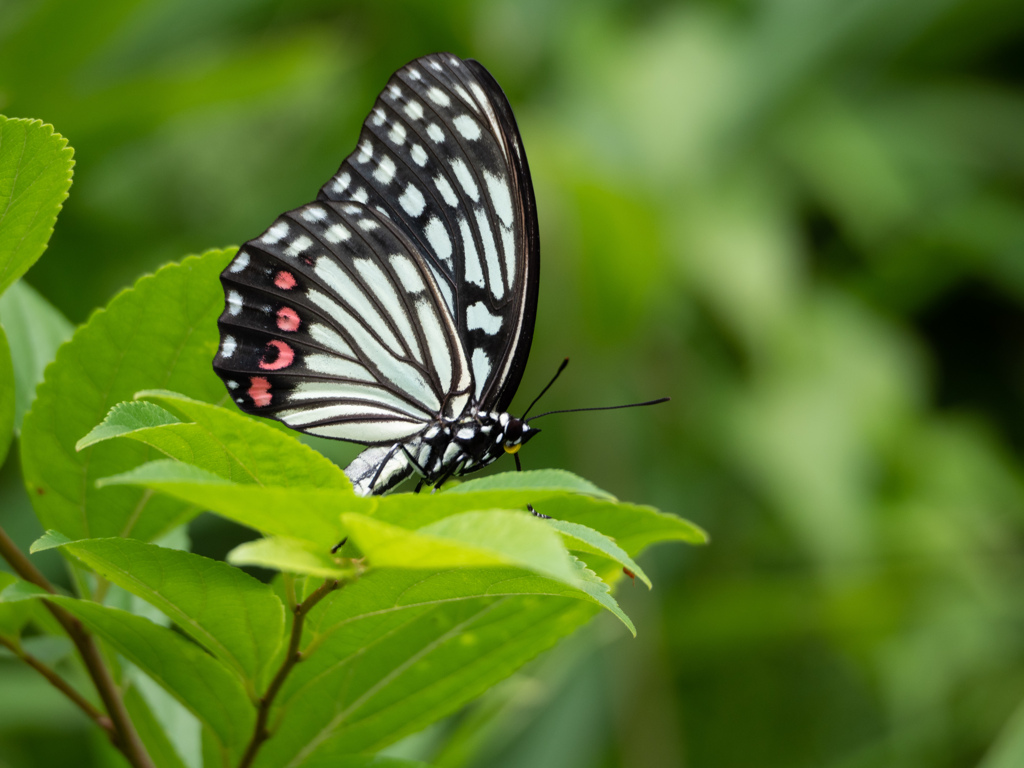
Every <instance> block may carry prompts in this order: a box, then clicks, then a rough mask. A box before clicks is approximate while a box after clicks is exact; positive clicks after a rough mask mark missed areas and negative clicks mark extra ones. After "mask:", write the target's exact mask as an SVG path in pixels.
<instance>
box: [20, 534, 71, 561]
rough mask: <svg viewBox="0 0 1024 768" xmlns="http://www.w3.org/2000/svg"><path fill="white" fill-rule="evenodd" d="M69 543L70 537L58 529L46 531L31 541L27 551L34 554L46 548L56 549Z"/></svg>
mask: <svg viewBox="0 0 1024 768" xmlns="http://www.w3.org/2000/svg"><path fill="white" fill-rule="evenodd" d="M70 543H71V539H69V538H68V537H67V536H65V535H64V534H63V533H61V532H60V531H47V532H46V533H44V534H43V535H42V536H40V537H39V538H38V539H36V540H35V541H33V542H32V544H31V546H29V548H28V553H29V554H30V555H34V554H35V553H36V552H45V551H46V550H48V549H56V548H58V547H63V546H64V545H65V544H70Z"/></svg>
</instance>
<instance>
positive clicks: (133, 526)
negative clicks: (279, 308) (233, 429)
mask: <svg viewBox="0 0 1024 768" xmlns="http://www.w3.org/2000/svg"><path fill="white" fill-rule="evenodd" d="M232 253H234V250H233V249H228V250H224V251H211V252H209V253H207V254H205V255H204V256H201V257H192V258H189V259H186V260H185V261H184V262H182V263H181V264H180V265H173V266H169V267H165V268H164V269H162V270H161V271H160V272H158V273H157V274H156V275H153V276H151V277H148V278H143V279H142V280H140V281H139V282H138V284H137V285H136V286H135V287H133V288H131V289H129V290H126V291H123V292H122V293H121V294H119V295H118V296H116V297H115V298H114V299H113V300H112V301H111V302H110V305H109V306H108V307H107V308H106V309H104V310H101V311H99V312H97V313H95V314H94V315H93V316H92V318H90V320H89V322H88V323H86V324H85V325H83V326H82V327H80V328H79V329H78V330H77V331H76V332H75V335H74V337H73V338H72V339H71V341H70V342H69V343H68V344H66V345H64V346H63V347H61V349H60V350H59V352H58V353H57V358H56V361H55V364H54V365H53V366H51V367H50V368H49V369H48V370H47V372H46V378H45V380H44V381H43V383H42V384H41V385H40V387H39V389H38V391H37V394H36V399H35V402H34V404H33V406H32V410H31V411H30V412H29V413H28V415H27V416H26V417H25V421H24V423H23V427H22V430H23V435H22V440H21V458H22V463H23V465H24V473H25V482H26V485H27V486H28V488H29V493H30V495H31V497H32V502H33V505H34V506H35V509H36V514H37V515H38V516H39V519H40V520H41V521H42V523H43V526H44V527H46V528H53V529H56V530H59V531H60V532H61V533H63V534H65V535H66V536H69V537H72V538H86V537H88V536H96V537H105V536H128V535H131V536H134V537H136V538H139V539H143V540H150V539H153V538H156V537H157V536H159V535H161V534H162V533H164V532H166V531H168V530H170V529H171V528H172V527H174V526H175V525H179V524H181V523H182V522H184V521H186V520H188V519H189V518H190V517H192V516H193V515H195V514H196V512H197V511H198V510H197V509H195V508H193V507H190V506H188V505H185V504H181V503H179V502H176V501H171V500H170V499H167V498H166V497H156V496H152V495H151V494H146V493H145V492H144V491H138V490H135V489H131V488H125V487H117V488H97V487H96V480H98V479H100V478H102V477H106V476H109V475H112V474H115V473H117V472H120V471H122V470H124V469H127V468H129V467H132V466H134V465H136V464H138V463H139V462H141V461H144V460H145V459H146V458H148V457H149V455H150V452H151V450H150V449H149V448H148V447H147V446H145V445H140V444H138V443H135V442H134V441H119V442H117V443H109V444H104V445H98V446H96V447H93V448H88V449H86V450H84V451H82V452H80V453H76V452H75V444H76V443H77V441H78V440H79V439H80V438H81V437H82V436H83V435H85V434H86V433H87V432H89V430H90V429H92V428H93V427H94V426H96V424H97V423H98V422H99V421H100V420H101V419H102V418H103V417H104V416H105V415H106V414H107V411H108V410H109V409H110V408H111V407H112V406H114V405H116V404H117V403H118V402H120V401H122V400H127V399H130V398H131V397H132V396H133V395H134V394H135V393H136V392H137V391H139V390H140V389H145V388H147V387H152V386H154V385H156V386H170V387H174V388H175V389H177V390H179V391H181V392H185V393H186V394H189V395H192V396H195V397H198V398H199V399H203V400H206V401H209V402H216V401H218V400H224V399H225V396H224V392H223V386H222V385H221V383H220V381H219V380H218V379H217V378H216V377H215V376H214V375H213V371H212V370H211V367H210V360H211V359H212V355H213V352H214V350H215V349H216V343H215V341H214V338H213V334H214V325H213V321H214V320H215V318H216V317H217V315H218V314H220V311H221V308H222V305H223V303H224V301H223V293H222V292H221V290H220V285H219V283H218V281H217V275H218V274H219V273H220V270H222V269H223V268H224V265H225V264H227V262H228V259H229V258H230V256H231V254H232ZM168 318H173V321H169V320H168Z"/></svg>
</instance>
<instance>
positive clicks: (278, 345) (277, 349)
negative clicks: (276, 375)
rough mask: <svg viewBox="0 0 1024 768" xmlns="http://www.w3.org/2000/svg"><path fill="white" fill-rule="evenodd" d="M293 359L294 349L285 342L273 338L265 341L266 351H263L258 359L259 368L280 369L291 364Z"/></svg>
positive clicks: (265, 369) (266, 369)
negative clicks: (261, 356) (260, 358)
mask: <svg viewBox="0 0 1024 768" xmlns="http://www.w3.org/2000/svg"><path fill="white" fill-rule="evenodd" d="M271 350H273V352H272V351H271ZM294 360H295V350H294V349H292V348H291V347H289V346H288V345H287V344H286V343H285V342H283V341H278V340H277V339H274V340H273V341H268V342H267V351H266V352H264V353H263V359H262V360H260V368H262V369H263V370H264V371H280V370H281V369H282V368H287V367H288V366H289V365H291V364H292V362H293V361H294Z"/></svg>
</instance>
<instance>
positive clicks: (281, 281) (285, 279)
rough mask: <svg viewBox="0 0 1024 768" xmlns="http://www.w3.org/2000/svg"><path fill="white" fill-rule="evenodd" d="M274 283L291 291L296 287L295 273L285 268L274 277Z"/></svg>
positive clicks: (282, 288)
mask: <svg viewBox="0 0 1024 768" xmlns="http://www.w3.org/2000/svg"><path fill="white" fill-rule="evenodd" d="M274 285H276V286H277V287H278V288H280V289H281V290H282V291H290V290H291V289H292V288H294V287H295V275H293V274H292V273H291V272H285V271H284V270H283V269H282V270H281V271H280V272H278V273H277V275H276V276H275V277H274Z"/></svg>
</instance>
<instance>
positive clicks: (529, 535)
mask: <svg viewBox="0 0 1024 768" xmlns="http://www.w3.org/2000/svg"><path fill="white" fill-rule="evenodd" d="M341 519H342V522H343V523H344V525H345V528H346V529H347V530H348V532H349V536H350V537H351V538H352V539H354V540H355V543H356V544H357V545H358V547H359V549H360V550H361V551H362V552H363V554H364V555H365V557H366V559H367V560H368V562H369V564H370V566H371V567H373V568H389V567H390V568H438V569H441V568H461V567H474V566H475V567H482V566H500V565H514V566H517V567H520V568H524V569H526V570H530V571H533V572H535V573H538V574H541V575H543V576H547V577H549V578H551V579H555V580H556V581H561V582H563V583H565V584H568V585H570V586H575V585H576V574H575V573H574V569H573V567H572V563H571V560H570V558H569V554H568V553H567V552H566V550H565V547H564V546H563V545H562V541H561V537H559V536H558V535H557V534H556V533H555V532H554V531H552V530H551V528H550V527H548V526H546V525H544V523H543V522H541V521H540V520H539V519H537V518H536V517H533V516H532V515H530V514H527V513H525V512H507V511H503V510H491V511H488V512H465V513H462V514H459V515H452V516H450V517H446V518H444V519H443V520H439V521H437V522H435V523H432V524H430V525H427V526H424V527H423V528H420V529H419V530H417V531H411V530H409V529H407V528H402V527H399V526H396V525H391V524H389V523H384V522H381V521H380V520H377V519H376V518H373V517H368V516H366V515H359V514H352V513H347V514H343V515H342V516H341Z"/></svg>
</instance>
